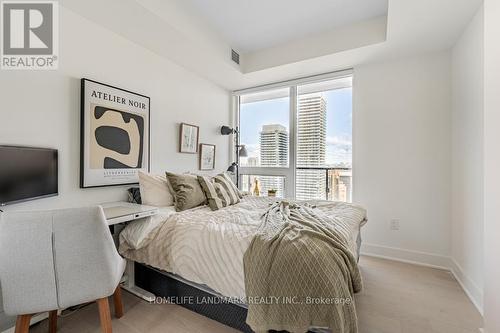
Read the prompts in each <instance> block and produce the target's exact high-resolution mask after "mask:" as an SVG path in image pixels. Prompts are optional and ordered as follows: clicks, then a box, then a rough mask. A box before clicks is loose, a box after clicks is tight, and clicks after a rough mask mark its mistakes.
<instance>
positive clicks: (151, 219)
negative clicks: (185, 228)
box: [119, 206, 176, 250]
mask: <svg viewBox="0 0 500 333" xmlns="http://www.w3.org/2000/svg"><path fill="white" fill-rule="evenodd" d="M175 212H176V210H175V207H174V206H170V207H161V208H159V211H158V214H156V215H153V216H148V217H144V218H142V219H138V220H135V221H132V222H130V223H129V224H128V225H127V228H125V229H124V230H123V231H122V232H120V237H119V239H120V242H124V243H127V244H128V246H130V248H132V249H134V250H138V249H140V248H142V247H143V246H144V245H145V244H146V243H147V241H149V239H148V237H150V236H152V235H153V234H152V231H153V230H155V229H156V228H157V227H158V226H160V225H161V224H163V223H164V222H165V221H166V220H167V219H168V218H169V217H170V215H172V214H175Z"/></svg>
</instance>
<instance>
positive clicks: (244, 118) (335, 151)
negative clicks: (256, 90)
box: [240, 88, 352, 166]
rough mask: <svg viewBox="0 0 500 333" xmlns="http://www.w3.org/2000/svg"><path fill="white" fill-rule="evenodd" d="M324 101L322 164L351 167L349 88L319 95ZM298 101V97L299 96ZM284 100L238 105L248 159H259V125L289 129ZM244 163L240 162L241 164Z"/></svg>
mask: <svg viewBox="0 0 500 333" xmlns="http://www.w3.org/2000/svg"><path fill="white" fill-rule="evenodd" d="M323 97H324V98H325V100H326V114H327V116H326V117H327V121H326V128H327V134H326V144H327V150H326V164H327V165H340V164H345V165H349V166H350V165H351V158H352V88H344V89H336V90H330V91H326V92H324V93H323ZM299 98H300V95H299ZM288 112H289V101H288V97H284V98H279V99H274V100H267V101H261V102H254V103H246V104H242V105H241V111H240V126H241V131H240V133H241V134H240V141H241V144H244V145H246V146H247V150H248V153H249V154H248V156H255V157H259V155H260V151H259V133H260V131H261V130H262V125H265V124H281V125H283V126H285V127H287V128H289V119H288ZM242 162H243V163H244V161H242Z"/></svg>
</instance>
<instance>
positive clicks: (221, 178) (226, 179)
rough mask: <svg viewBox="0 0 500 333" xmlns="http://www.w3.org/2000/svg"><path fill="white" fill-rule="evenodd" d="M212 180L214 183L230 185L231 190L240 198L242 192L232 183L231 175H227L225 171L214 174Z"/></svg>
mask: <svg viewBox="0 0 500 333" xmlns="http://www.w3.org/2000/svg"><path fill="white" fill-rule="evenodd" d="M214 181H215V182H216V183H221V184H225V186H227V187H230V188H231V189H232V190H233V192H235V193H236V194H237V195H238V197H239V198H240V199H241V198H243V193H242V192H241V191H240V190H239V189H238V187H237V186H236V185H235V184H234V182H233V179H232V177H231V176H229V175H228V174H227V173H226V172H223V173H221V174H218V175H217V176H215V177H214Z"/></svg>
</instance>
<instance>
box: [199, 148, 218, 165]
mask: <svg viewBox="0 0 500 333" xmlns="http://www.w3.org/2000/svg"><path fill="white" fill-rule="evenodd" d="M213 169H215V145H210V144H207V143H201V144H200V170H213Z"/></svg>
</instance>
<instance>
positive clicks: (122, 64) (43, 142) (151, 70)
mask: <svg viewBox="0 0 500 333" xmlns="http://www.w3.org/2000/svg"><path fill="white" fill-rule="evenodd" d="M60 27H61V29H60V43H59V44H60V64H59V65H60V66H59V70H57V71H1V73H0V96H1V101H2V106H1V108H0V114H1V118H2V120H1V121H0V143H1V144H19V145H33V146H42V147H53V148H57V149H58V150H59V158H60V161H59V163H60V175H59V182H60V195H59V196H58V197H55V198H49V199H43V200H37V201H32V202H29V203H24V204H19V205H13V206H8V207H5V208H2V209H4V210H18V209H50V208H58V207H72V206H82V205H90V204H97V203H102V202H109V201H117V200H124V199H125V198H126V188H127V186H126V187H110V188H102V189H80V188H79V158H80V157H79V149H80V140H79V131H80V129H79V119H80V118H79V117H80V78H82V77H87V78H91V79H94V80H97V81H101V82H104V83H108V84H111V85H115V86H118V87H122V88H125V89H128V90H131V91H135V92H138V93H141V94H145V95H147V96H150V97H151V123H152V127H151V136H152V142H151V147H152V151H151V154H152V171H153V172H155V173H163V172H164V171H165V170H172V171H178V172H184V171H196V170H197V169H198V157H197V155H192V154H179V153H177V149H178V135H179V134H178V123H179V122H187V123H192V124H197V125H199V126H200V142H205V143H213V144H216V145H217V156H216V169H217V170H224V169H226V168H227V165H228V164H229V162H228V156H229V151H228V148H229V145H228V137H224V136H221V135H220V134H219V132H218V131H219V129H220V125H222V124H228V123H229V121H230V119H229V115H230V112H229V106H230V95H229V92H228V91H226V90H224V89H222V88H220V87H218V86H216V85H214V84H212V83H211V82H209V81H206V80H205V79H202V78H200V77H198V76H196V75H195V74H193V73H191V72H189V71H187V70H186V69H184V68H183V67H180V66H178V65H176V64H174V63H172V62H170V61H168V60H166V59H165V58H162V57H160V56H158V55H156V54H154V53H152V52H150V51H148V50H146V49H144V48H142V47H140V46H138V45H136V44H134V43H132V42H130V41H128V40H126V39H124V38H122V37H120V36H118V35H116V34H115V33H112V32H110V31H108V30H106V29H104V28H102V27H100V26H98V25H96V24H94V23H92V22H90V21H88V20H86V19H84V18H82V17H81V16H79V15H77V14H75V13H73V12H71V11H69V10H67V9H65V8H64V7H62V6H60ZM172 47H175V46H172ZM5 320H6V319H5V317H3V316H2V314H0V331H2V330H3V328H5V326H7V323H6V322H5ZM9 321H10V319H9Z"/></svg>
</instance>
